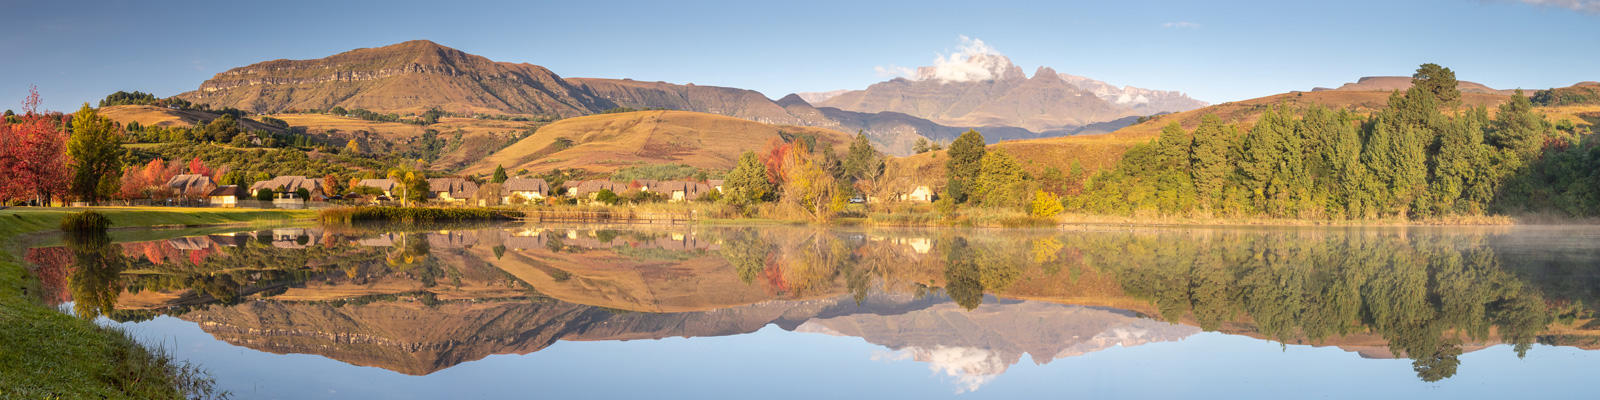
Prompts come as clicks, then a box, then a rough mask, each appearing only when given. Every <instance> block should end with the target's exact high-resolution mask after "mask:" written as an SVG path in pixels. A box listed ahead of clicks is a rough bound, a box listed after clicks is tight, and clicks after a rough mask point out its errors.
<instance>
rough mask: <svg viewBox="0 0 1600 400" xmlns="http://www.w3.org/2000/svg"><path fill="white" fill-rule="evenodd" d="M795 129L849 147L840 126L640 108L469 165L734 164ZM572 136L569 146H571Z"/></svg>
mask: <svg viewBox="0 0 1600 400" xmlns="http://www.w3.org/2000/svg"><path fill="white" fill-rule="evenodd" d="M779 132H784V133H786V134H789V135H815V136H816V137H817V142H818V144H819V145H822V144H823V143H827V144H828V145H832V146H834V147H835V149H836V150H843V147H844V146H846V145H848V143H849V140H850V138H851V137H850V135H847V134H845V133H842V132H838V131H833V130H828V129H821V128H813V127H799V126H786V125H768V124H763V123H759V122H753V121H749V120H743V119H738V118H733V117H726V116H721V115H715V114H706V113H698V112H689V111H637V112H628V113H616V114H599V115H591V116H586V117H578V118H570V119H565V120H561V121H557V122H555V123H551V124H549V125H545V126H544V127H541V128H539V130H538V131H537V132H534V134H533V136H529V137H527V138H525V139H522V140H521V141H519V142H517V143H515V144H512V145H511V146H508V147H506V148H505V149H501V150H500V151H498V152H495V153H494V154H491V155H489V156H488V157H486V158H484V159H482V160H480V161H478V162H477V163H476V164H473V165H471V166H469V167H467V168H466V170H465V172H467V173H486V172H490V171H493V170H494V168H495V166H497V165H503V166H505V168H506V169H507V170H511V171H515V170H519V169H527V170H529V171H532V172H542V171H548V170H551V169H555V168H563V169H566V168H582V169H585V170H588V171H592V172H609V171H615V170H617V169H620V168H624V167H628V166H632V165H640V164H664V163H680V164H686V165H690V166H694V167H698V168H709V169H730V168H733V165H734V163H735V162H737V161H738V159H739V155H740V154H742V153H744V152H745V151H756V152H760V151H761V150H763V149H765V148H766V145H767V143H768V141H770V140H772V139H773V138H777V137H780V136H779ZM567 141H571V145H570V146H568V145H565V144H564V143H566V142H567Z"/></svg>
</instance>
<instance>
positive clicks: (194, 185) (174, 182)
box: [167, 174, 212, 193]
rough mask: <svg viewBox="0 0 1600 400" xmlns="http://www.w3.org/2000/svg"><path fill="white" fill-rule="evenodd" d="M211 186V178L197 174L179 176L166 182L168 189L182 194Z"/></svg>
mask: <svg viewBox="0 0 1600 400" xmlns="http://www.w3.org/2000/svg"><path fill="white" fill-rule="evenodd" d="M211 185H212V183H211V177H209V176H205V175H199V174H180V175H177V176H173V177H172V179H168V180H167V188H168V189H176V190H179V191H184V192H188V191H198V190H204V189H205V188H206V187H207V186H211ZM208 193H209V192H208Z"/></svg>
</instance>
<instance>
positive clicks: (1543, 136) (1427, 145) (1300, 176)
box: [952, 64, 1600, 219]
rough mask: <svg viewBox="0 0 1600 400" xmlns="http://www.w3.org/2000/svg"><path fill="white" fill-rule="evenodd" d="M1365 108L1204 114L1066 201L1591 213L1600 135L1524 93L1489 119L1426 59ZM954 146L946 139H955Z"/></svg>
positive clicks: (1149, 208)
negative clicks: (1380, 102)
mask: <svg viewBox="0 0 1600 400" xmlns="http://www.w3.org/2000/svg"><path fill="white" fill-rule="evenodd" d="M1412 82H1413V85H1412V87H1411V88H1410V89H1408V90H1406V91H1405V92H1399V91H1396V92H1395V93H1393V94H1392V95H1391V96H1390V97H1389V101H1388V105H1387V106H1386V107H1385V108H1383V109H1382V110H1379V111H1378V112H1376V113H1375V114H1373V115H1369V116H1362V115H1357V114H1356V113H1354V112H1351V111H1348V110H1341V111H1334V110H1329V109H1327V108H1324V107H1321V106H1312V107H1309V108H1306V109H1290V108H1287V107H1281V106H1275V107H1272V108H1271V109H1269V110H1268V111H1267V112H1266V113H1265V114H1263V115H1262V116H1261V117H1260V119H1259V120H1258V121H1257V122H1256V123H1255V125H1254V126H1252V127H1250V128H1249V129H1241V128H1239V127H1238V126H1235V125H1225V124H1223V123H1222V122H1221V121H1220V119H1219V118H1217V117H1216V116H1214V115H1206V116H1204V117H1203V118H1202V120H1201V121H1200V124H1199V126H1198V127H1197V128H1195V129H1194V130H1192V131H1186V130H1184V129H1183V128H1182V127H1180V126H1179V125H1177V123H1176V122H1174V123H1173V124H1171V125H1168V126H1167V127H1166V128H1165V129H1163V130H1162V132H1161V135H1160V137H1159V138H1157V139H1156V140H1155V141H1154V142H1152V143H1148V144H1143V145H1139V146H1136V147H1134V148H1132V149H1130V150H1129V151H1128V152H1127V153H1126V154H1125V155H1124V156H1123V158H1122V160H1121V161H1119V162H1118V164H1117V165H1116V167H1115V168H1114V169H1112V170H1109V171H1106V172H1104V173H1101V174H1099V175H1096V176H1095V177H1094V178H1093V179H1092V180H1091V181H1090V182H1089V183H1088V187H1087V190H1086V191H1085V192H1084V193H1083V194H1081V195H1078V196H1071V197H1069V198H1068V199H1067V202H1066V205H1067V207H1068V208H1069V209H1073V210H1080V211H1085V212H1091V213H1104V214H1123V215H1135V214H1140V215H1147V214H1158V215H1174V216H1189V215H1210V216H1233V217H1239V216H1264V217H1272V218H1300V219H1369V218H1386V217H1400V218H1420V217H1438V216H1456V215H1483V214H1486V213H1512V212H1527V211H1559V212H1563V213H1566V214H1568V215H1600V147H1597V146H1596V144H1597V143H1596V142H1595V140H1594V139H1593V138H1592V137H1590V136H1589V135H1586V134H1585V133H1586V132H1585V131H1583V130H1580V129H1578V128H1575V127H1574V126H1573V124H1571V123H1563V124H1553V123H1551V122H1549V121H1548V120H1546V118H1545V117H1544V116H1543V115H1542V114H1540V113H1538V112H1536V111H1534V110H1533V104H1532V102H1531V101H1530V100H1529V99H1528V98H1527V97H1525V96H1524V95H1523V94H1522V92H1521V91H1518V92H1517V93H1516V94H1515V95H1513V96H1512V97H1511V98H1510V100H1508V101H1507V102H1506V103H1504V104H1502V105H1500V106H1499V107H1498V109H1497V110H1495V112H1494V113H1493V116H1492V117H1491V115H1490V114H1491V113H1490V111H1489V110H1488V109H1487V108H1486V107H1471V108H1462V107H1461V106H1460V104H1461V93H1460V91H1459V90H1458V89H1457V88H1456V80H1455V74H1454V72H1452V71H1451V70H1450V69H1448V68H1443V67H1440V66H1438V65H1434V64H1425V65H1423V66H1421V67H1420V68H1418V69H1417V72H1416V74H1415V75H1414V76H1413V79H1412ZM952 148H954V145H952Z"/></svg>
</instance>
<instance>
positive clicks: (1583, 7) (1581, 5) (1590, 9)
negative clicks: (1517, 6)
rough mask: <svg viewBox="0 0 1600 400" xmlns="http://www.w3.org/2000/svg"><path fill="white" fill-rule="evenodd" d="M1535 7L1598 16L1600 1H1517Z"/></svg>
mask: <svg viewBox="0 0 1600 400" xmlns="http://www.w3.org/2000/svg"><path fill="white" fill-rule="evenodd" d="M1519 1H1521V2H1523V3H1527V4H1532V5H1536V6H1547V7H1560V8H1565V9H1568V10H1572V11H1578V12H1584V13H1590V14H1600V0H1519Z"/></svg>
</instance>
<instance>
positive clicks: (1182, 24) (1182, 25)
mask: <svg viewBox="0 0 1600 400" xmlns="http://www.w3.org/2000/svg"><path fill="white" fill-rule="evenodd" d="M1161 27H1162V28H1172V29H1199V28H1200V24H1197V23H1193V22H1189V21H1177V22H1168V23H1165V24H1161Z"/></svg>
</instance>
